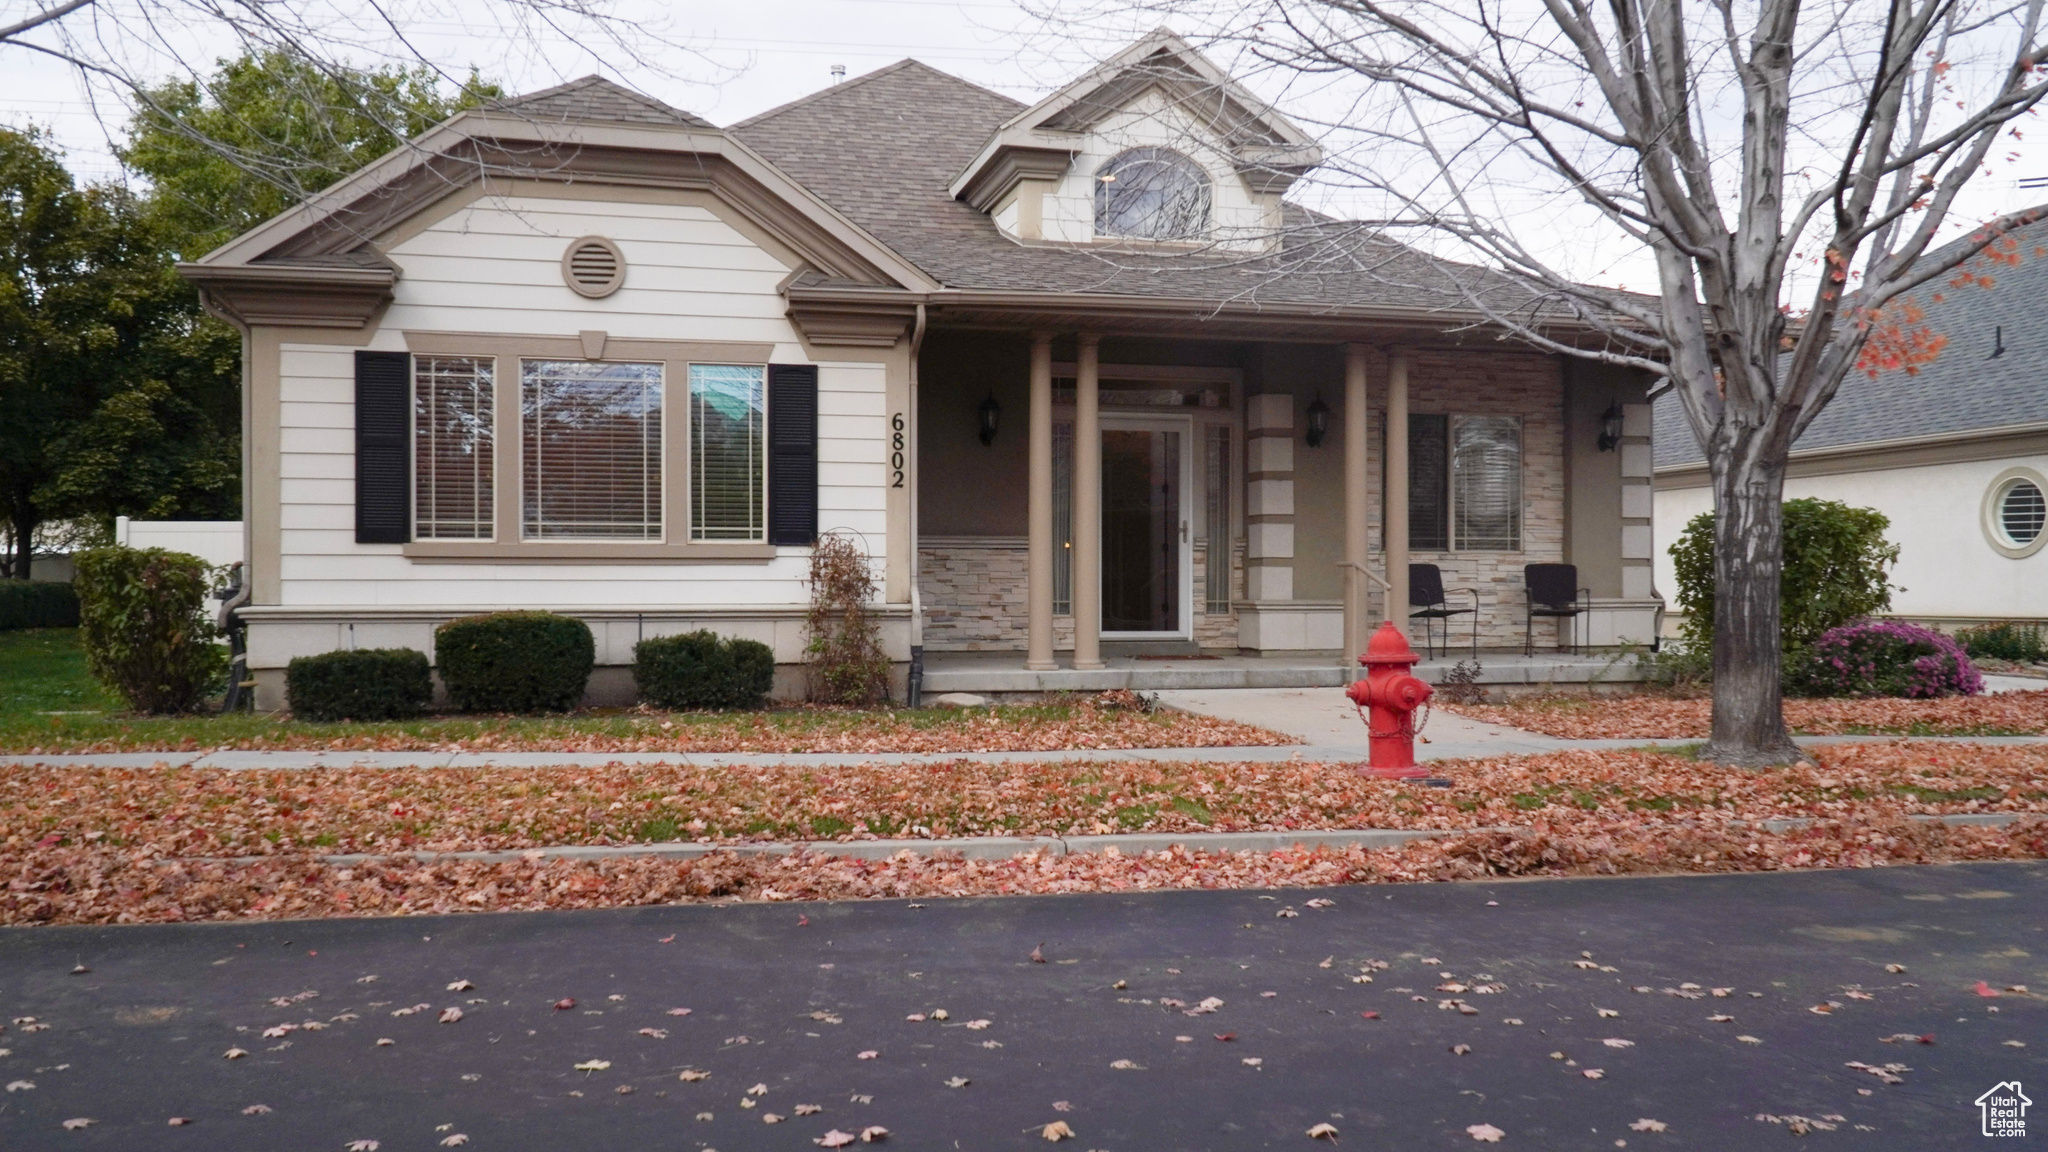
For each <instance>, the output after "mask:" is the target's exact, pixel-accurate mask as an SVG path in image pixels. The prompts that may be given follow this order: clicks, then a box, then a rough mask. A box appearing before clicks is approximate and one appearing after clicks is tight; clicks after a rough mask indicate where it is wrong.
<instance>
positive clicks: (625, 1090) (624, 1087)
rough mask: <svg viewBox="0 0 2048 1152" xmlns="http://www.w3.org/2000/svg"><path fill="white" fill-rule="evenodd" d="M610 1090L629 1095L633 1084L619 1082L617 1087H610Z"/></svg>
mask: <svg viewBox="0 0 2048 1152" xmlns="http://www.w3.org/2000/svg"><path fill="white" fill-rule="evenodd" d="M612 1091H614V1092H617V1093H618V1094H619V1095H621V1096H630V1095H632V1093H633V1086H632V1085H631V1084H621V1085H619V1086H618V1087H617V1088H614V1089H612Z"/></svg>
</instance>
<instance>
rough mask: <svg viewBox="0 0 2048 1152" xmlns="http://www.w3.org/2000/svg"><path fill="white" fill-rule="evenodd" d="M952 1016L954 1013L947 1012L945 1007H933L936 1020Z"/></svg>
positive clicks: (933, 1015)
mask: <svg viewBox="0 0 2048 1152" xmlns="http://www.w3.org/2000/svg"><path fill="white" fill-rule="evenodd" d="M952 1018H953V1016H952V1013H950V1012H947V1011H946V1010H945V1009H944V1008H934V1009H932V1019H934V1020H950V1019H952Z"/></svg>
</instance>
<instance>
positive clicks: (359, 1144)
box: [344, 1140, 378, 1152]
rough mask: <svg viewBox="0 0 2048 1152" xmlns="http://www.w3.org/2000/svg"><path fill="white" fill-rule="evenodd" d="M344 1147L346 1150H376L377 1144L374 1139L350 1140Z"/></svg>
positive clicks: (366, 1151) (358, 1151)
mask: <svg viewBox="0 0 2048 1152" xmlns="http://www.w3.org/2000/svg"><path fill="white" fill-rule="evenodd" d="M344 1147H346V1148H347V1149H348V1152H377V1148H378V1144H377V1142H376V1141H375V1140H351V1141H349V1142H348V1143H347V1144H346V1145H344Z"/></svg>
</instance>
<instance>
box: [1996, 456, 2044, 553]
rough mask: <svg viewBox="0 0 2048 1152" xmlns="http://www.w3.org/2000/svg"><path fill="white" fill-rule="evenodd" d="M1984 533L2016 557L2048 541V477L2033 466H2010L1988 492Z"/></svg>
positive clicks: (2030, 551)
mask: <svg viewBox="0 0 2048 1152" xmlns="http://www.w3.org/2000/svg"><path fill="white" fill-rule="evenodd" d="M1984 534H1985V536H1987V537H1989V538H1990V540H1991V546H1992V547H1993V548H1995V549H1997V550H1998V551H1999V552H2000V553H2002V554H2004V555H2006V556H2009V557H2011V558H2013V559H2015V560H2018V559H2022V558H2024V557H2027V556H2031V555H2033V554H2034V553H2036V552H2038V551H2040V550H2041V546H2042V545H2043V544H2048V478H2043V477H2042V475H2041V474H2040V473H2039V472H2036V471H2034V470H2033V469H2032V468H2009V469H2007V470H2006V471H2004V472H2002V473H2000V474H1999V475H1998V477H1997V478H1996V479H1994V480H1992V482H1991V487H1990V489H1989V490H1987V491H1986V492H1985V493H1984Z"/></svg>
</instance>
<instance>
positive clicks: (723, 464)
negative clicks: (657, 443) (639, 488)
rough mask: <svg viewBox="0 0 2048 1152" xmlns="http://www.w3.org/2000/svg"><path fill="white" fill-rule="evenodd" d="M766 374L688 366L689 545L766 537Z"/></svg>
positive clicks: (756, 370)
mask: <svg viewBox="0 0 2048 1152" xmlns="http://www.w3.org/2000/svg"><path fill="white" fill-rule="evenodd" d="M766 376H767V373H766V371H765V370H764V369H763V368H761V367H759V366H756V365H741V364H692V365H690V539H692V540H760V539H762V538H763V537H764V535H765V532H764V529H765V527H766V524H765V516H764V511H765V508H764V505H765V500H764V499H763V497H764V475H763V473H764V471H765V469H764V462H763V459H762V456H763V451H762V449H763V439H764V437H763V434H762V433H763V426H762V425H763V418H764V416H765V415H766V412H765V409H766V395H765V392H766V384H767V380H766Z"/></svg>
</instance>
